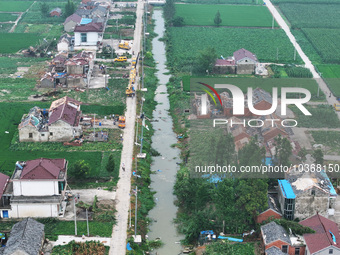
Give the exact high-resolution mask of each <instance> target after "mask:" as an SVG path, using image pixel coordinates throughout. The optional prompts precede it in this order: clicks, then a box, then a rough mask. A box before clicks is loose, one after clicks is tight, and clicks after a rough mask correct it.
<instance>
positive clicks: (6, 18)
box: [0, 2, 18, 25]
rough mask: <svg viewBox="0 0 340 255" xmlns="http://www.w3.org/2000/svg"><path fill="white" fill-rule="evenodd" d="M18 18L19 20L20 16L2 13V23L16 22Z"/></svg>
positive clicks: (0, 16)
mask: <svg viewBox="0 0 340 255" xmlns="http://www.w3.org/2000/svg"><path fill="white" fill-rule="evenodd" d="M0 3H1V2H0ZM17 18H18V14H12V13H0V22H7V21H15V20H16V19H17ZM1 25H3V24H1Z"/></svg>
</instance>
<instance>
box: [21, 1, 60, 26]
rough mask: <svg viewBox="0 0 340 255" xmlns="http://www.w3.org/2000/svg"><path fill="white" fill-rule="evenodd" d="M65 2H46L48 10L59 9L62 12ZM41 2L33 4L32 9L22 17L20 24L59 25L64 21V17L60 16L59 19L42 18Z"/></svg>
mask: <svg viewBox="0 0 340 255" xmlns="http://www.w3.org/2000/svg"><path fill="white" fill-rule="evenodd" d="M65 4H66V2H47V5H48V7H49V10H52V9H53V8H56V7H59V8H61V9H62V10H64V7H65ZM40 5H41V2H36V3H34V4H33V6H32V8H31V9H30V10H29V11H28V12H27V13H25V14H24V15H23V18H22V20H21V21H20V23H21V24H24V23H27V24H59V23H63V22H64V21H65V17H64V16H63V15H62V16H60V17H49V16H43V15H42V14H41V11H40Z"/></svg>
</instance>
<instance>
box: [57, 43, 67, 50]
mask: <svg viewBox="0 0 340 255" xmlns="http://www.w3.org/2000/svg"><path fill="white" fill-rule="evenodd" d="M68 46H69V44H68V43H67V42H65V41H62V42H60V43H58V45H57V49H58V51H68Z"/></svg>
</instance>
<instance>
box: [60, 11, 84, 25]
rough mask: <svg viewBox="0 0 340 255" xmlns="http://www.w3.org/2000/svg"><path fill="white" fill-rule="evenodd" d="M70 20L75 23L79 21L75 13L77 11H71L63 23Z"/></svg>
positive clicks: (79, 18)
mask: <svg viewBox="0 0 340 255" xmlns="http://www.w3.org/2000/svg"><path fill="white" fill-rule="evenodd" d="M70 21H74V22H76V23H80V21H81V17H80V16H79V15H78V14H77V13H73V14H72V15H71V16H68V17H67V18H66V19H65V22H64V24H66V23H68V22H70Z"/></svg>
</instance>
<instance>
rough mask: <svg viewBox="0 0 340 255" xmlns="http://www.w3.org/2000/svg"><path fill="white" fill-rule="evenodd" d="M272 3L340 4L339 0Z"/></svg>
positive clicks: (274, 1)
mask: <svg viewBox="0 0 340 255" xmlns="http://www.w3.org/2000/svg"><path fill="white" fill-rule="evenodd" d="M272 3H275V4H277V3H304V4H319V3H322V4H340V1H339V0H272Z"/></svg>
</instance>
